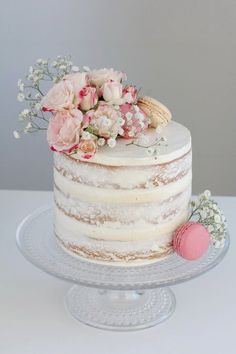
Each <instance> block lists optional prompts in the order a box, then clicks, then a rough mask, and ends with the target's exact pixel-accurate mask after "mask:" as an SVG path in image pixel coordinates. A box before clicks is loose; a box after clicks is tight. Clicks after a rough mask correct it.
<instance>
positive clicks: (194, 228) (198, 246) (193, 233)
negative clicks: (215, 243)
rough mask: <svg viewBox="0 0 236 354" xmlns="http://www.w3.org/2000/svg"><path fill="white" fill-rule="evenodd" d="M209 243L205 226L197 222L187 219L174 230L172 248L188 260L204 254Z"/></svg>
mask: <svg viewBox="0 0 236 354" xmlns="http://www.w3.org/2000/svg"><path fill="white" fill-rule="evenodd" d="M209 243H210V234H209V232H208V230H207V229H206V227H205V226H204V225H202V224H200V223H198V222H193V221H189V222H187V223H185V224H183V225H181V226H180V227H178V228H177V229H176V231H175V234H174V238H173V248H174V250H175V252H176V253H177V254H178V255H179V256H181V257H182V258H184V259H187V260H189V261H193V260H196V259H198V258H200V257H202V256H203V255H204V253H205V252H206V251H207V249H208V247H209Z"/></svg>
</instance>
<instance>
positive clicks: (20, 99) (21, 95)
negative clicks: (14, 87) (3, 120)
mask: <svg viewBox="0 0 236 354" xmlns="http://www.w3.org/2000/svg"><path fill="white" fill-rule="evenodd" d="M24 99H25V95H24V94H23V93H21V92H20V93H18V95H17V100H18V101H19V102H23V101H24Z"/></svg>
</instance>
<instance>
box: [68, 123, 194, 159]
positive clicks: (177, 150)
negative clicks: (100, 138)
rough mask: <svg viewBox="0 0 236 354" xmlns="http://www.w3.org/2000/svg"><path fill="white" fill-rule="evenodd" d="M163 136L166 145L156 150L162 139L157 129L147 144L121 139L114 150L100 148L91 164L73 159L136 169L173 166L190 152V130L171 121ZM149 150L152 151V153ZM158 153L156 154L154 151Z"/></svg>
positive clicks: (149, 135) (147, 135)
mask: <svg viewBox="0 0 236 354" xmlns="http://www.w3.org/2000/svg"><path fill="white" fill-rule="evenodd" d="M161 136H162V137H164V140H165V141H163V143H161V144H160V146H157V147H156V141H159V140H160V139H161V138H160V137H159V134H158V133H157V132H156V130H155V129H152V128H149V129H148V130H147V131H146V134H145V137H146V138H147V140H148V143H147V144H141V143H140V144H139V145H138V146H137V145H136V144H134V143H132V142H133V140H130V139H122V138H121V139H118V140H117V144H116V146H115V147H114V148H112V149H111V148H110V147H109V146H107V145H106V146H103V147H101V148H100V149H99V150H98V151H97V153H96V154H95V155H94V156H93V157H91V158H90V159H89V160H87V159H84V158H82V157H81V156H80V155H76V154H73V155H71V156H72V157H73V158H74V159H78V160H80V161H86V162H89V163H98V164H102V165H109V166H137V165H141V166H142V165H156V164H161V163H166V162H170V161H172V160H175V159H177V158H179V157H181V156H183V155H184V154H186V153H188V152H189V150H190V149H191V135H190V132H189V130H188V129H187V128H186V127H184V126H183V125H181V124H179V123H177V122H174V121H171V122H170V123H169V124H168V125H167V126H166V127H165V128H163V130H162V133H161ZM149 147H150V149H151V151H150V152H149V151H148V150H149ZM155 149H157V153H156V154H150V153H153V150H155Z"/></svg>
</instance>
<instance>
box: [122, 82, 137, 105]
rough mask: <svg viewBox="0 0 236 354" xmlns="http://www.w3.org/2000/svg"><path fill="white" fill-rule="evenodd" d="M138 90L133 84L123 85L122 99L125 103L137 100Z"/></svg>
mask: <svg viewBox="0 0 236 354" xmlns="http://www.w3.org/2000/svg"><path fill="white" fill-rule="evenodd" d="M137 96H138V91H137V89H136V88H135V87H134V86H125V87H124V88H123V96H122V99H123V100H124V102H125V103H134V102H136V100H137Z"/></svg>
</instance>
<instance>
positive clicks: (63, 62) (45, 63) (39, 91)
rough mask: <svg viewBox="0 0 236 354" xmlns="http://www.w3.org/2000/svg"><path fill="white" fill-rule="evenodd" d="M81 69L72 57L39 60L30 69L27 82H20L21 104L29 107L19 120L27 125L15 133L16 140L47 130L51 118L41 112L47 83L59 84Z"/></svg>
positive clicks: (18, 96) (19, 94) (19, 97)
mask: <svg viewBox="0 0 236 354" xmlns="http://www.w3.org/2000/svg"><path fill="white" fill-rule="evenodd" d="M77 71H79V68H78V67H77V66H75V65H73V63H72V61H71V57H70V56H60V55H59V56H57V57H56V59H55V60H50V59H47V60H45V59H38V60H37V61H36V63H35V64H34V65H32V66H30V67H29V71H28V73H27V75H26V76H25V80H22V79H20V80H18V83H17V86H18V90H19V92H18V95H17V99H18V101H19V102H26V103H27V104H28V107H27V108H25V109H23V111H21V112H20V114H19V116H18V119H19V121H20V122H23V123H25V126H24V127H23V128H22V129H21V130H18V131H17V130H15V131H14V132H13V134H14V136H15V138H20V135H21V133H34V132H36V131H38V130H47V126H48V121H49V118H48V117H47V114H46V113H45V112H43V111H42V110H41V105H40V102H41V100H42V98H43V96H44V88H45V86H46V82H47V81H49V82H53V83H57V82H59V81H60V80H61V79H62V78H63V77H64V76H65V75H67V74H69V73H70V72H77Z"/></svg>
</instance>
